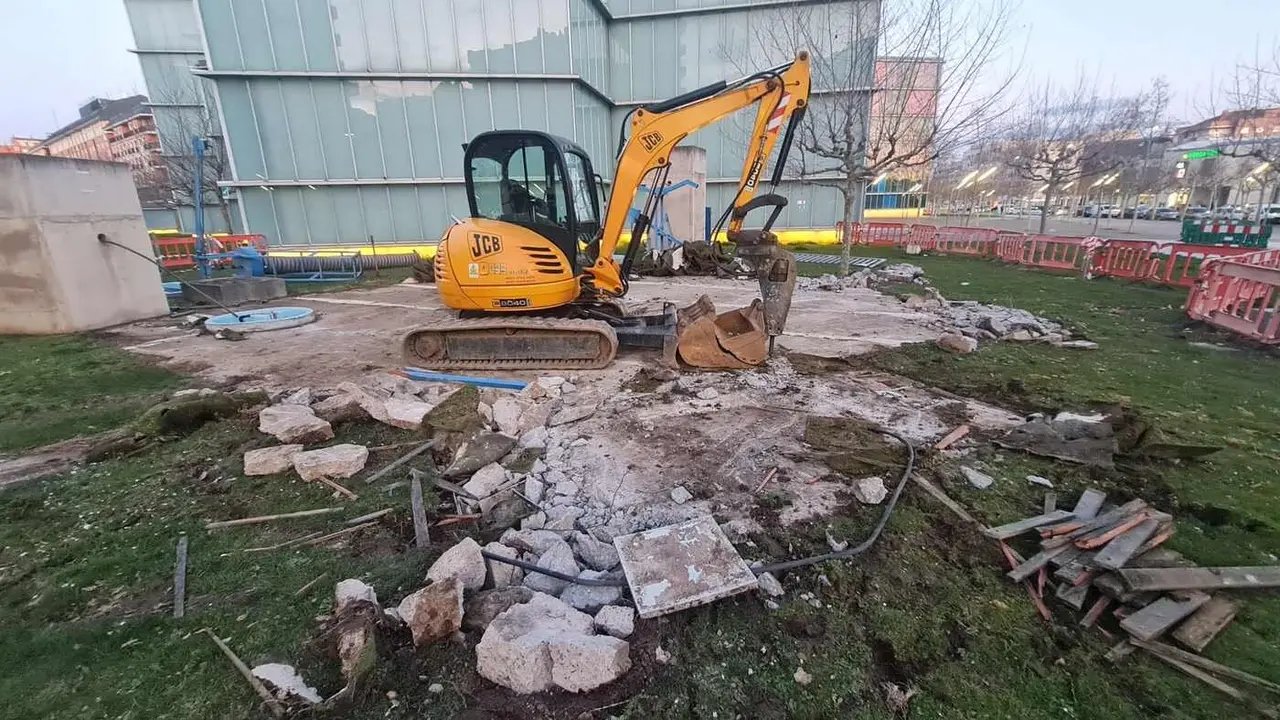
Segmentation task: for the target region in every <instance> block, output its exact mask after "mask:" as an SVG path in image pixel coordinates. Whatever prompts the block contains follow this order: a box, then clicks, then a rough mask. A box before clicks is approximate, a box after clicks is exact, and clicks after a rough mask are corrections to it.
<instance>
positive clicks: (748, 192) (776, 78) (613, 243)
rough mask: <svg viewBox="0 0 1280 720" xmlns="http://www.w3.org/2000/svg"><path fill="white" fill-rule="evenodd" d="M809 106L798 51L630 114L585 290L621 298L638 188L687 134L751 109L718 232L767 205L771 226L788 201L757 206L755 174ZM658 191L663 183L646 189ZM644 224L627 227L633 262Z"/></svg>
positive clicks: (734, 228) (805, 59)
mask: <svg viewBox="0 0 1280 720" xmlns="http://www.w3.org/2000/svg"><path fill="white" fill-rule="evenodd" d="M808 102H809V54H808V53H807V52H804V51H801V52H800V53H799V54H797V56H796V59H795V60H792V61H791V62H788V63H785V64H783V65H779V66H777V67H773V68H769V69H768V70H763V71H761V72H758V73H755V74H754V75H750V76H747V77H745V78H742V79H740V80H736V81H734V82H725V81H720V82H718V83H714V84H711V85H707V86H706V87H702V88H699V89H697V90H693V91H690V92H688V93H685V94H683V95H679V96H677V97H674V98H671V99H669V100H664V101H662V102H659V103H654V104H651V105H647V106H644V107H640V108H637V109H636V110H634V111H633V112H632V114H631V116H630V130H631V132H630V135H629V137H628V139H627V141H626V144H625V145H624V146H623V147H622V149H621V151H620V152H619V154H618V165H617V167H616V168H615V170H614V176H613V187H612V189H611V191H610V193H609V201H608V205H607V208H606V211H605V218H604V224H603V227H602V229H601V235H600V240H599V244H598V253H597V255H596V257H595V258H594V260H593V262H592V264H591V265H590V266H589V267H587V268H584V271H585V273H586V275H587V284H588V286H589V287H590V288H591V289H592V290H593V291H594V292H595V293H597V294H598V295H601V296H612V297H619V296H621V295H623V294H624V293H625V292H626V277H625V271H624V268H623V267H621V266H619V264H618V263H617V262H616V261H614V259H613V253H614V250H615V249H616V248H617V246H618V242H619V241H620V239H621V237H622V233H623V230H624V229H625V226H626V222H627V214H628V211H629V210H630V209H631V204H632V202H633V201H634V199H635V195H636V191H637V190H638V189H639V187H640V185H641V183H642V182H644V180H645V178H646V177H647V176H648V175H649V174H650V173H651V172H655V171H657V172H665V170H666V169H668V168H669V167H670V161H671V151H672V150H673V149H674V148H675V147H676V146H677V145H679V144H680V143H681V141H683V140H684V139H685V138H686V137H688V136H689V135H690V134H691V133H693V132H695V131H697V130H700V129H702V128H704V127H706V126H708V125H711V124H713V123H715V122H717V121H719V120H721V119H723V118H725V117H727V116H729V115H732V114H733V113H735V112H737V111H739V110H742V109H743V108H748V107H751V106H752V105H755V104H758V105H759V108H758V110H757V111H756V116H755V121H754V123H753V126H752V131H751V135H750V137H749V138H748V143H747V153H746V159H745V160H744V162H743V166H742V175H741V177H740V178H739V181H738V189H737V193H736V194H735V195H734V198H733V201H732V202H731V203H730V205H729V207H727V208H726V209H725V211H724V214H723V215H722V216H721V218H720V222H719V223H718V224H717V228H718V227H719V226H722V225H723V224H724V223H725V220H726V219H728V230H729V233H730V237H731V238H733V237H734V236H735V235H737V234H738V233H739V231H740V230H741V227H742V221H743V219H744V218H745V216H746V214H747V212H749V211H750V210H752V209H754V208H756V207H761V206H769V205H771V206H773V207H774V208H775V209H774V212H773V217H771V218H770V223H769V224H772V220H773V219H774V218H776V217H777V213H779V212H781V210H782V206H783V205H785V200H783V199H782V198H779V197H778V196H776V195H769V196H761V197H760V198H759V199H758V200H757V199H756V191H757V188H758V187H759V183H760V175H761V173H762V172H764V168H765V166H766V165H767V164H768V161H769V156H770V154H771V153H772V152H773V149H774V146H775V145H776V144H777V142H778V136H779V134H780V130H781V129H782V127H783V126H784V125H787V123H788V120H791V121H792V123H794V122H798V121H799V120H800V118H801V117H803V114H804V108H805V107H806V106H807V105H808ZM791 129H792V128H791V126H788V131H787V133H786V140H785V141H784V146H783V150H782V155H781V156H780V157H779V158H778V162H777V163H776V164H775V170H774V175H773V178H772V183H773V184H777V182H778V180H779V179H780V177H781V172H782V167H783V165H784V163H785V162H786V152H787V150H788V149H789V148H788V147H787V144H788V143H789V140H790V135H791ZM660 186H661V183H655V184H652V185H651V187H660ZM647 220H648V218H647V215H645V214H644V213H642V214H641V215H640V217H639V219H638V220H637V221H636V224H635V225H634V226H633V227H632V234H631V237H632V246H631V247H629V248H628V257H629V258H630V257H634V255H635V252H636V244H637V243H639V241H640V236H641V235H643V232H644V229H645V226H646V225H647Z"/></svg>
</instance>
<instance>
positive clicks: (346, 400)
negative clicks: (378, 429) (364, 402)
mask: <svg viewBox="0 0 1280 720" xmlns="http://www.w3.org/2000/svg"><path fill="white" fill-rule="evenodd" d="M311 409H312V410H313V411H314V412H315V414H316V416H317V417H320V418H322V419H324V420H328V421H329V423H330V424H336V423H342V422H350V421H352V420H360V419H361V418H364V417H367V416H368V413H366V412H365V410H364V408H363V407H361V405H360V400H359V398H356V397H354V396H352V395H350V394H348V393H338V394H337V395H333V396H330V397H328V398H325V399H324V400H321V401H320V402H318V403H316V404H315V405H312V406H311Z"/></svg>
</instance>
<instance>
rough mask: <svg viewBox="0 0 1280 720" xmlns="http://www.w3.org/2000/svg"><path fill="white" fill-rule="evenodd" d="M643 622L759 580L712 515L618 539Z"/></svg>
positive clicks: (726, 594) (732, 592) (735, 591)
mask: <svg viewBox="0 0 1280 720" xmlns="http://www.w3.org/2000/svg"><path fill="white" fill-rule="evenodd" d="M613 546H614V547H615V548H616V549H617V550H618V557H620V558H621V559H622V571H623V573H625V574H626V576H627V583H628V584H629V585H630V586H631V597H632V598H633V599H634V600H635V603H636V610H637V611H638V612H639V613H640V617H642V618H645V619H648V618H654V617H658V616H659V615H666V614H668V613H673V612H676V611H677V610H685V609H687V608H691V607H696V606H698V605H705V604H707V603H709V602H712V601H714V600H719V599H721V598H726V597H729V596H731V595H737V594H738V593H742V592H746V591H748V590H751V589H752V588H754V587H756V584H757V581H756V576H755V574H754V573H752V572H751V568H749V567H747V562H746V561H745V560H743V559H742V556H741V555H739V554H738V551H737V550H735V549H734V547H733V544H732V543H730V542H729V538H727V537H725V534H724V531H722V530H721V529H720V526H719V525H717V524H716V521H715V519H714V518H712V517H710V516H706V515H704V516H702V517H697V518H694V519H692V520H688V521H686V522H682V523H679V524H677V525H668V526H666V527H660V528H654V529H652V530H646V531H644V532H638V533H633V534H631V535H623V536H620V537H616V538H614V539H613Z"/></svg>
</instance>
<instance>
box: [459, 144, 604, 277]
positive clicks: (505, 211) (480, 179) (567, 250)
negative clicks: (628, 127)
mask: <svg viewBox="0 0 1280 720" xmlns="http://www.w3.org/2000/svg"><path fill="white" fill-rule="evenodd" d="M464 162H465V166H466V182H467V200H468V202H469V203H470V206H471V217H472V218H487V219H489V220H497V221H500V222H504V223H509V224H511V225H518V226H520V227H523V228H527V229H528V230H531V231H533V232H535V233H537V234H538V235H541V236H542V237H544V238H546V239H547V240H550V241H551V243H552V244H553V245H555V247H556V248H557V249H559V251H560V252H561V253H562V254H563V255H564V257H565V259H566V260H567V261H568V262H569V264H570V270H571V272H573V273H574V274H575V275H576V274H577V273H578V270H579V261H578V251H579V248H580V247H581V246H582V245H584V244H586V243H589V242H591V241H592V240H593V239H594V238H595V236H596V234H597V233H599V232H600V201H599V191H598V189H597V187H596V179H595V172H594V170H593V169H592V167H591V159H590V158H588V157H587V153H586V151H585V150H583V149H582V148H581V147H579V146H577V145H575V144H574V143H572V142H570V141H568V140H565V139H564V138H560V137H556V136H554V135H548V134H547V133H543V132H536V131H531V130H494V131H491V132H485V133H481V134H480V135H477V136H476V137H475V139H474V140H472V141H471V142H469V143H467V146H466V154H465V155H464ZM473 241H474V238H473ZM481 242H483V238H481ZM480 250H481V251H482V252H483V251H484V248H480Z"/></svg>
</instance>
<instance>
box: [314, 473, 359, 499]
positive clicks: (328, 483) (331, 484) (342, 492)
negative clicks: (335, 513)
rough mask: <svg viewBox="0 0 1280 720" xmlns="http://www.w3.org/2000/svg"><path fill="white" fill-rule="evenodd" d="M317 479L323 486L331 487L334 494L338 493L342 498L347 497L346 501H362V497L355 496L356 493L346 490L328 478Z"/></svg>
mask: <svg viewBox="0 0 1280 720" xmlns="http://www.w3.org/2000/svg"><path fill="white" fill-rule="evenodd" d="M316 479H317V480H319V481H320V483H321V484H322V485H326V486H328V487H329V488H331V489H332V490H333V491H334V492H336V493H338V494H339V495H341V496H343V497H345V498H346V499H348V500H359V499H360V496H359V495H357V494H355V493H353V492H351V491H350V490H348V489H346V488H344V487H342V486H341V485H339V484H338V483H336V482H334V481H332V480H330V479H329V478H327V477H323V476H321V477H318V478H316Z"/></svg>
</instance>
